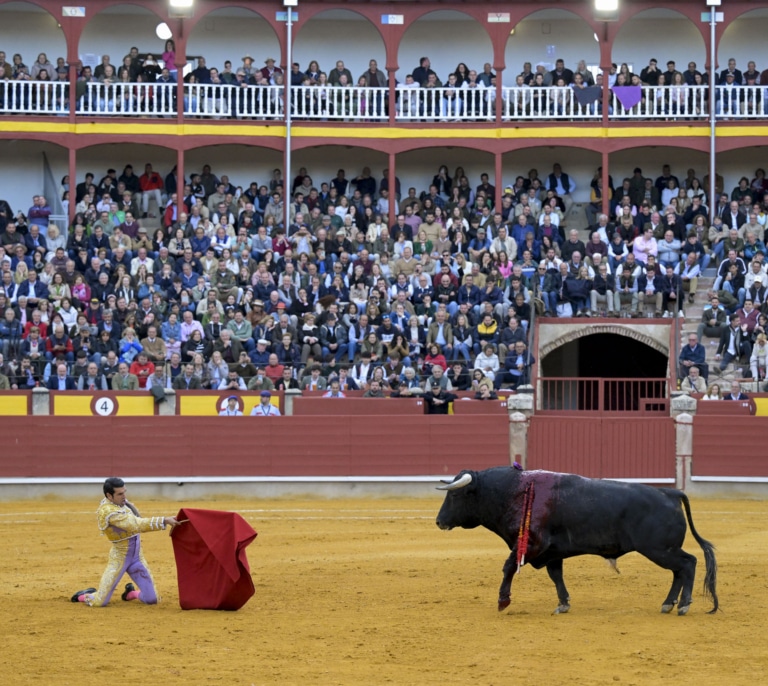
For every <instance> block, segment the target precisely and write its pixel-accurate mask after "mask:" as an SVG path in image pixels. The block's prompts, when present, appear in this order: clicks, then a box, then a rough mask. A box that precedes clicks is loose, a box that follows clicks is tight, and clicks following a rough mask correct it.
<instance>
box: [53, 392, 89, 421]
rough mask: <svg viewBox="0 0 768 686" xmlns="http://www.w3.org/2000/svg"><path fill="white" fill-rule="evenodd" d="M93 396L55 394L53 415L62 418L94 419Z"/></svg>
mask: <svg viewBox="0 0 768 686" xmlns="http://www.w3.org/2000/svg"><path fill="white" fill-rule="evenodd" d="M92 400H93V396H91V395H66V394H64V393H61V394H58V393H56V394H54V396H53V414H54V415H59V416H60V417H62V416H63V417H92V416H93V410H92V409H91V401H92Z"/></svg>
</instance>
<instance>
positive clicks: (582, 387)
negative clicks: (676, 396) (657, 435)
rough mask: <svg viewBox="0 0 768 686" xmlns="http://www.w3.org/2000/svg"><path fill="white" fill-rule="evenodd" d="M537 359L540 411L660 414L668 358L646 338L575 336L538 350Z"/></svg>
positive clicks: (664, 393)
mask: <svg viewBox="0 0 768 686" xmlns="http://www.w3.org/2000/svg"><path fill="white" fill-rule="evenodd" d="M564 339H565V340H564ZM541 354H542V361H541V368H540V377H541V405H540V409H543V410H558V411H562V410H565V411H569V410H570V411H589V412H594V411H608V412H637V411H652V412H654V411H657V412H661V411H664V410H665V408H666V403H665V399H666V398H667V395H668V393H667V382H666V378H667V369H668V354H667V352H666V351H664V349H663V346H661V345H660V344H659V343H658V342H657V341H654V340H653V339H651V338H650V337H646V336H644V335H637V334H636V335H635V336H628V335H626V334H619V333H594V334H589V333H586V332H584V331H581V332H578V334H572V335H571V336H565V337H562V338H561V339H559V340H556V341H553V342H552V343H550V344H549V345H547V346H544V347H543V348H542V353H541ZM654 400H657V401H658V402H654Z"/></svg>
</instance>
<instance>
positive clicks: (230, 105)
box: [0, 81, 768, 122]
mask: <svg viewBox="0 0 768 686" xmlns="http://www.w3.org/2000/svg"><path fill="white" fill-rule="evenodd" d="M69 92H70V87H69V83H66V82H60V81H55V82H47V81H0V114H43V115H58V116H63V115H66V114H68V113H69V102H70V98H69ZM501 92H502V100H501V103H500V105H501V119H502V121H505V122H510V121H553V120H559V119H567V120H585V121H589V120H592V121H594V120H597V119H600V118H601V116H602V109H603V106H602V102H603V100H602V96H600V97H598V98H597V99H596V100H595V101H593V102H590V103H584V104H581V103H579V101H578V98H577V97H576V93H575V92H574V90H573V89H572V88H570V87H566V88H558V87H540V86H536V87H530V86H523V87H512V88H506V87H504V88H502V89H501ZM291 93H292V100H293V106H292V110H291V111H292V114H293V116H294V117H295V118H296V119H308V120H315V121H348V122H357V121H360V122H363V121H386V120H388V118H389V91H388V89H386V88H364V87H352V86H350V87H345V88H343V87H339V86H322V87H321V86H297V87H294V88H292V89H291ZM641 96H642V97H641V100H640V101H639V102H638V103H637V104H636V105H634V106H632V107H629V108H628V107H625V106H624V105H623V104H622V103H621V101H620V100H619V98H618V97H617V95H616V93H615V92H613V91H611V93H610V96H609V97H610V99H609V106H608V116H609V119H611V120H678V119H683V120H686V119H687V120H691V119H703V118H705V117H707V116H708V115H709V87H708V86H642V87H641ZM284 101H285V88H284V87H283V86H245V87H240V86H234V85H228V84H221V85H211V84H186V85H185V86H184V102H183V108H184V114H185V116H189V117H202V118H214V119H222V118H232V119H239V118H242V119H265V120H280V119H283V117H284V116H285V107H284ZM76 102H77V109H76V113H77V114H78V115H83V116H142V117H173V118H175V117H176V116H177V109H178V103H177V86H176V84H173V83H168V84H166V83H115V84H109V85H105V84H102V83H88V84H84V83H78V84H76ZM395 103H396V104H395V114H394V116H395V119H396V120H397V121H401V122H408V121H412V122H485V121H493V120H495V118H496V89H495V88H482V89H476V90H475V89H464V88H456V89H450V88H409V87H407V86H398V87H397V89H396V93H395ZM715 112H716V114H717V117H718V119H765V118H768V86H717V87H716V110H715Z"/></svg>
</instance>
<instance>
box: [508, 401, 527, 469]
mask: <svg viewBox="0 0 768 686" xmlns="http://www.w3.org/2000/svg"><path fill="white" fill-rule="evenodd" d="M527 456H528V417H526V416H525V415H524V414H523V413H522V412H513V413H512V414H510V415H509V464H512V463H513V462H515V460H517V461H518V462H519V463H520V464H521V465H522V466H523V467H525V463H526V461H527Z"/></svg>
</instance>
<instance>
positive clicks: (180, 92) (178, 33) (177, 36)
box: [169, 19, 191, 209]
mask: <svg viewBox="0 0 768 686" xmlns="http://www.w3.org/2000/svg"><path fill="white" fill-rule="evenodd" d="M169 26H170V27H171V31H172V32H173V42H174V43H175V45H176V68H177V69H178V76H177V82H176V114H177V117H178V122H179V124H183V123H184V77H183V74H182V72H183V70H184V65H185V64H186V63H187V37H186V35H185V34H184V20H183V19H179V20H177V21H175V22H173V20H169ZM182 190H183V189H182ZM181 195H182V193H179V196H181ZM190 209H191V208H190Z"/></svg>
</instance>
